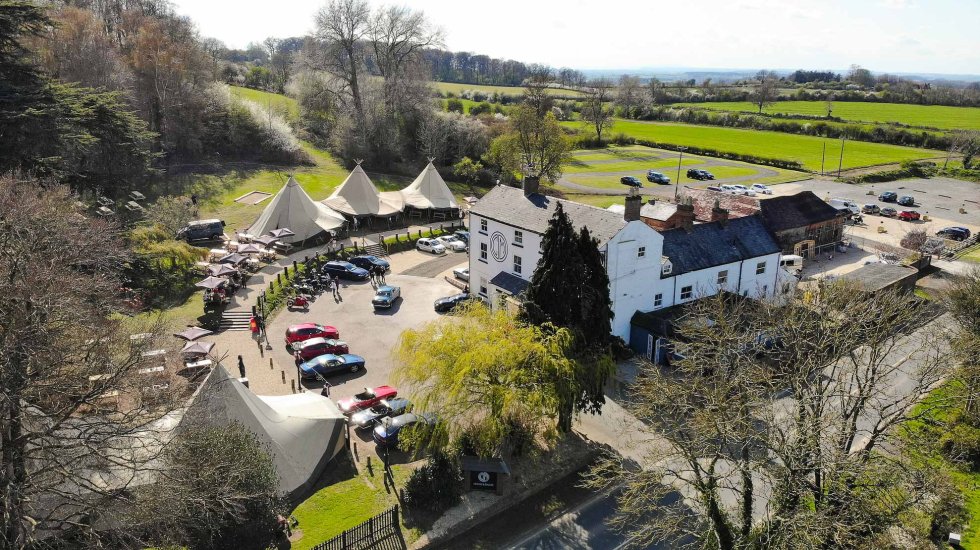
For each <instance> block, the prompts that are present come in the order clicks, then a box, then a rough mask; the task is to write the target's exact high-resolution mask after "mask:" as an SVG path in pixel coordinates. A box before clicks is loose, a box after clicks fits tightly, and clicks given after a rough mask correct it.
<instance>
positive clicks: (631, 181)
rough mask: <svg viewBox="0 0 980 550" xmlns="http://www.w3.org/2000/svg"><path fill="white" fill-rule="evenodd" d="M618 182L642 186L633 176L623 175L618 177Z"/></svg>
mask: <svg viewBox="0 0 980 550" xmlns="http://www.w3.org/2000/svg"><path fill="white" fill-rule="evenodd" d="M619 183H622V184H623V185H629V186H630V187H643V182H641V181H640V180H638V179H636V178H634V177H633V176H623V177H621V178H619Z"/></svg>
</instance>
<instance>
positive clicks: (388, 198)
mask: <svg viewBox="0 0 980 550" xmlns="http://www.w3.org/2000/svg"><path fill="white" fill-rule="evenodd" d="M323 203H324V204H326V205H327V206H329V207H330V208H333V209H334V210H336V211H337V212H343V213H344V214H347V215H348V216H392V215H395V214H397V213H399V212H401V211H402V210H403V209H404V208H405V203H404V201H403V199H402V195H401V193H400V192H398V191H392V192H388V193H380V192H378V188H377V187H375V186H374V183H372V182H371V178H369V177H368V175H367V174H366V173H365V172H364V169H363V168H361V165H360V164H358V165H357V166H355V167H354V169H353V170H352V171H351V173H350V174H349V175H348V176H347V179H345V180H344V183H342V184H340V187H338V188H337V189H334V192H333V194H331V195H330V196H329V197H327V198H326V199H325V200H324V201H323Z"/></svg>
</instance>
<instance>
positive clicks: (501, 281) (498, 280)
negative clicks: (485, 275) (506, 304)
mask: <svg viewBox="0 0 980 550" xmlns="http://www.w3.org/2000/svg"><path fill="white" fill-rule="evenodd" d="M490 284H492V285H493V286H495V287H498V288H502V289H504V290H506V291H507V292H510V293H511V295H512V296H519V295H520V294H521V293H523V292H524V291H525V290H527V285H528V282H527V281H525V280H524V279H521V278H520V277H518V276H517V275H511V274H510V273H507V272H506V271H501V272H500V273H497V274H496V275H494V276H493V279H490Z"/></svg>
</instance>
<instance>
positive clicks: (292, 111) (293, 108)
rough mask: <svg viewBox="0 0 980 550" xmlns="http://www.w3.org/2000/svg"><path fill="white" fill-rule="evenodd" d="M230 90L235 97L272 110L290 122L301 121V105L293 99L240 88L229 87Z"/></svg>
mask: <svg viewBox="0 0 980 550" xmlns="http://www.w3.org/2000/svg"><path fill="white" fill-rule="evenodd" d="M229 88H230V89H231V93H232V94H233V95H235V96H237V97H240V98H242V99H247V100H249V101H254V102H255V103H258V104H259V105H261V106H263V107H266V108H271V109H273V112H277V113H279V114H281V115H282V116H283V118H285V119H286V120H287V121H289V122H295V121H297V120H299V104H298V103H296V100H295V99H293V98H291V97H288V96H284V95H281V94H274V93H272V92H263V91H261V90H253V89H252V88H242V87H240V86H229Z"/></svg>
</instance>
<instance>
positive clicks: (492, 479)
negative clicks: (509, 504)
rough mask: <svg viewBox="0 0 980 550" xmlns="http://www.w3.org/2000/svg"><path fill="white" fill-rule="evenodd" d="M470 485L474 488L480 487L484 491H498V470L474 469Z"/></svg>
mask: <svg viewBox="0 0 980 550" xmlns="http://www.w3.org/2000/svg"><path fill="white" fill-rule="evenodd" d="M470 487H471V488H473V489H480V490H483V491H496V490H497V473H496V472H478V471H476V470H473V471H471V472H470Z"/></svg>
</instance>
